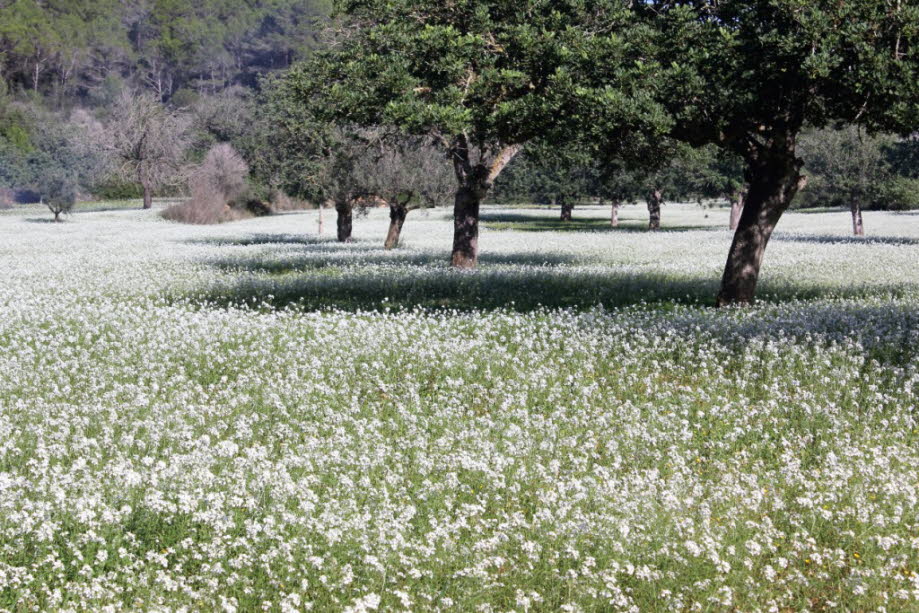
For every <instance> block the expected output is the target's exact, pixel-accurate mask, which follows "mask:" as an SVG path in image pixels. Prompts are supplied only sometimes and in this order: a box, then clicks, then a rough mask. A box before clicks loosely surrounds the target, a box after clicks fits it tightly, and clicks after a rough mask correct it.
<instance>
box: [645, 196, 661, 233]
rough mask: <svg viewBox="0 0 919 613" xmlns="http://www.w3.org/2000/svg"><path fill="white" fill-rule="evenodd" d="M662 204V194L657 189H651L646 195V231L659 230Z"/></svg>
mask: <svg viewBox="0 0 919 613" xmlns="http://www.w3.org/2000/svg"><path fill="white" fill-rule="evenodd" d="M663 202H664V194H663V192H661V190H659V189H653V190H651V192H650V193H649V194H648V229H649V230H660V229H661V204H662V203H663Z"/></svg>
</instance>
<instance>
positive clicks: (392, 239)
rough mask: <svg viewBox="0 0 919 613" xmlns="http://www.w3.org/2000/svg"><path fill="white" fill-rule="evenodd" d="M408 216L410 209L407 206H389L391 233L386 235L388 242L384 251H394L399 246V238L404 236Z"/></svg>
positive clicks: (384, 246)
mask: <svg viewBox="0 0 919 613" xmlns="http://www.w3.org/2000/svg"><path fill="white" fill-rule="evenodd" d="M406 215H408V209H407V208H406V207H405V205H402V204H390V205H389V232H387V233H386V242H384V243H383V248H384V249H392V248H394V247H397V246H398V245H399V237H400V236H401V235H402V226H403V224H405V216H406Z"/></svg>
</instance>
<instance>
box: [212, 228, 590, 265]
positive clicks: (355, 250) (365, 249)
mask: <svg viewBox="0 0 919 613" xmlns="http://www.w3.org/2000/svg"><path fill="white" fill-rule="evenodd" d="M196 242H198V243H206V244H217V245H221V246H226V245H233V246H249V247H252V246H255V247H261V249H259V250H257V251H256V252H255V253H251V254H247V253H245V252H243V253H239V254H238V255H235V254H234V255H223V256H220V257H213V258H209V259H207V260H205V262H206V263H207V264H209V265H211V266H213V267H215V268H219V269H220V270H224V271H230V272H243V273H256V274H267V275H287V274H291V273H298V272H302V273H306V272H317V271H323V272H324V273H325V274H329V273H337V272H340V271H342V270H343V269H346V268H353V267H366V266H367V265H372V266H386V267H394V266H398V267H402V268H406V267H416V268H422V267H424V268H429V269H432V270H437V269H445V268H446V266H447V263H448V257H447V256H446V255H443V254H440V253H436V252H429V251H428V252H426V251H414V250H411V249H383V248H382V247H381V246H380V245H379V243H378V242H369V241H355V242H351V243H339V242H337V241H333V240H324V239H323V240H319V239H315V238H313V239H310V238H309V237H302V236H294V235H254V236H252V237H249V238H241V239H233V240H232V241H224V240H218V239H214V240H213V241H209V240H204V241H196ZM291 246H293V248H291ZM273 247H277V248H273ZM479 261H480V262H481V263H482V264H483V265H508V266H514V265H516V266H550V265H553V266H557V265H561V264H574V263H577V261H578V260H577V258H575V257H574V256H571V255H560V254H543V253H491V254H483V255H481V256H480V257H479Z"/></svg>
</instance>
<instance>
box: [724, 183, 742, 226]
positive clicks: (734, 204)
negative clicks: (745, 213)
mask: <svg viewBox="0 0 919 613" xmlns="http://www.w3.org/2000/svg"><path fill="white" fill-rule="evenodd" d="M744 196H745V194H744V192H743V191H739V192H735V193H734V194H731V196H730V200H731V220H730V222H729V223H728V227H730V229H731V230H736V229H737V222H739V221H740V212H741V211H742V210H743V204H744Z"/></svg>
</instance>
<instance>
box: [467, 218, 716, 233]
mask: <svg viewBox="0 0 919 613" xmlns="http://www.w3.org/2000/svg"><path fill="white" fill-rule="evenodd" d="M481 220H482V223H483V224H484V225H485V227H486V228H488V229H490V230H513V231H516V232H648V222H647V221H643V220H633V219H622V220H620V222H619V225H618V226H616V227H615V228H614V227H612V226H611V225H610V223H609V220H608V219H602V218H590V217H588V218H581V219H579V218H577V217H575V218H574V219H572V220H571V221H562V220H561V219H557V218H552V217H545V216H540V215H524V214H520V213H485V214H483V215H482V216H481ZM717 229H719V228H718V226H706V225H674V226H670V225H667V224H666V219H665V220H664V225H663V227H662V228H661V231H662V232H689V231H692V230H717Z"/></svg>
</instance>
